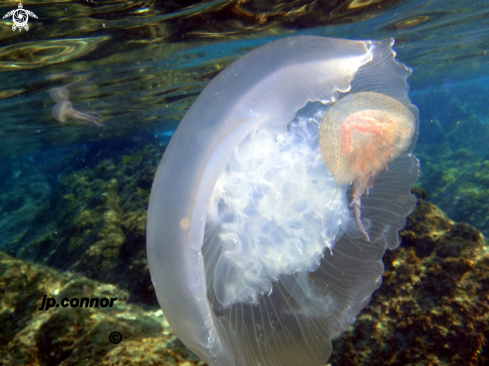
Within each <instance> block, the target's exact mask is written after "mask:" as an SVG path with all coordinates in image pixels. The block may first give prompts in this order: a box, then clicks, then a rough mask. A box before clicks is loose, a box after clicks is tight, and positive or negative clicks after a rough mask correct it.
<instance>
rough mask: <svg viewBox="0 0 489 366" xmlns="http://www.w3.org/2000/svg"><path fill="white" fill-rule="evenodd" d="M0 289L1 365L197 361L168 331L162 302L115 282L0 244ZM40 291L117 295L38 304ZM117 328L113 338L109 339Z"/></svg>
mask: <svg viewBox="0 0 489 366" xmlns="http://www.w3.org/2000/svg"><path fill="white" fill-rule="evenodd" d="M0 294H1V296H0V323H1V324H2V328H3V329H2V332H0V363H1V364H2V365H114V364H117V365H156V364H161V363H162V362H163V363H164V364H165V365H185V366H192V365H203V363H202V362H199V361H198V360H197V358H196V357H195V356H194V355H193V354H191V353H190V352H189V351H188V350H187V349H186V348H185V347H183V345H182V344H181V343H180V341H178V339H176V337H175V336H174V335H173V334H171V330H170V327H169V325H168V323H167V322H166V319H165V317H164V316H163V313H162V312H161V310H159V309H145V308H142V307H139V306H136V305H132V304H128V303H127V301H126V300H127V298H128V293H127V292H126V291H124V290H121V289H120V288H118V287H117V286H114V285H109V284H103V283H100V282H97V281H93V280H90V279H87V278H85V277H81V276H80V275H78V274H75V273H62V272H59V271H57V270H54V269H51V268H49V267H46V266H43V265H40V264H34V263H29V262H24V261H22V260H19V259H15V258H13V257H11V256H9V255H7V254H5V253H3V252H0ZM44 295H48V297H54V298H56V300H57V301H61V299H62V298H64V297H67V298H74V297H78V298H83V297H92V298H93V297H98V298H103V297H105V298H117V300H116V301H114V302H113V307H105V308H102V307H97V308H96V307H84V308H80V307H77V308H71V307H66V308H63V307H54V308H51V309H49V310H43V311H39V310H38V309H39V307H40V306H41V303H42V300H43V296H44ZM115 331H117V332H120V334H121V336H122V342H120V343H118V344H117V343H112V342H111V341H110V340H109V336H110V334H111V333H112V332H115Z"/></svg>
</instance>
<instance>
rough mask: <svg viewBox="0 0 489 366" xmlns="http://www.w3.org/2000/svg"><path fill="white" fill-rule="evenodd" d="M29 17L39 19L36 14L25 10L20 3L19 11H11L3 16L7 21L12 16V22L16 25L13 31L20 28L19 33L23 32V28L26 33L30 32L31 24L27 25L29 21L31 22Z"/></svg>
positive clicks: (13, 26)
mask: <svg viewBox="0 0 489 366" xmlns="http://www.w3.org/2000/svg"><path fill="white" fill-rule="evenodd" d="M29 15H30V16H31V17H34V18H36V19H37V15H36V14H34V13H33V12H32V11H30V10H26V9H24V7H23V6H22V4H20V3H19V8H18V9H15V10H11V11H9V12H8V13H7V14H5V15H4V16H3V18H4V19H5V18H8V17H10V16H11V17H12V21H13V22H14V24H13V25H12V30H13V31H14V30H16V29H17V28H19V32H20V31H22V28H24V29H25V30H26V31H28V30H29V24H27V21H28V20H29Z"/></svg>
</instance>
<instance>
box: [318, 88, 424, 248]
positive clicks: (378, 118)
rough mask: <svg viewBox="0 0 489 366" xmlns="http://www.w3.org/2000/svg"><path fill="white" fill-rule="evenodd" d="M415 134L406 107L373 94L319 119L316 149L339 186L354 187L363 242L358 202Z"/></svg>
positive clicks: (351, 99) (349, 99)
mask: <svg viewBox="0 0 489 366" xmlns="http://www.w3.org/2000/svg"><path fill="white" fill-rule="evenodd" d="M415 129H416V118H415V117H414V115H413V114H412V113H411V111H410V110H409V109H408V108H407V107H406V106H405V105H404V104H402V103H401V102H399V101H398V100H396V99H394V98H391V97H388V96H386V95H383V94H379V93H374V92H360V93H355V94H350V95H348V96H346V97H344V98H342V99H340V100H339V101H338V102H337V103H335V104H334V105H333V106H332V107H331V108H330V109H329V110H328V111H327V112H326V114H325V115H324V117H323V121H322V123H321V127H320V136H319V143H320V146H321V152H322V155H323V159H324V162H325V163H326V165H327V167H328V168H329V170H330V171H331V174H333V177H334V178H335V180H336V181H337V182H338V184H346V183H353V199H352V206H353V207H354V210H355V217H356V220H357V223H358V226H359V228H360V230H361V231H362V233H363V234H364V236H365V239H366V240H367V241H369V240H370V238H369V235H368V233H367V231H366V230H365V228H364V227H363V224H362V222H361V220H360V206H361V201H360V199H361V197H362V195H363V193H364V192H365V190H367V194H368V190H369V189H371V188H373V185H374V182H375V179H376V178H377V177H378V175H379V174H380V173H381V172H382V171H383V170H384V169H388V165H387V164H388V163H390V162H392V161H393V160H394V159H395V158H397V157H398V156H399V155H400V154H401V152H402V151H404V150H406V149H407V148H408V147H409V145H410V144H411V139H412V137H413V135H414V132H415Z"/></svg>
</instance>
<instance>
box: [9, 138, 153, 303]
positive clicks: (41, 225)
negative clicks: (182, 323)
mask: <svg viewBox="0 0 489 366" xmlns="http://www.w3.org/2000/svg"><path fill="white" fill-rule="evenodd" d="M109 145H110V144H109ZM161 150H162V149H161V147H159V146H158V145H157V144H156V143H155V144H153V145H147V146H146V147H137V148H134V149H124V150H122V149H121V151H122V152H123V154H124V155H121V156H117V157H112V156H111V155H109V154H104V153H103V152H102V153H100V152H99V154H97V156H95V157H91V156H92V155H93V154H91V153H90V152H88V151H85V152H84V154H83V155H82V157H81V159H83V160H84V161H86V164H85V166H83V168H81V167H77V168H76V169H70V168H65V169H61V170H62V173H61V174H59V175H58V176H57V181H56V182H54V183H53V184H52V185H53V186H54V189H53V190H52V191H53V194H51V195H50V196H49V197H46V199H45V200H44V201H43V204H42V205H40V206H39V208H38V210H37V211H36V212H35V214H34V215H32V216H31V217H30V228H28V229H26V230H25V231H23V232H22V235H20V237H19V239H18V240H17V241H16V242H15V245H9V247H8V249H9V250H8V251H7V250H5V251H6V252H7V253H8V254H11V255H14V256H15V257H18V258H21V259H25V260H32V261H35V262H39V263H43V264H46V265H48V266H50V267H53V268H57V269H60V270H71V271H77V272H79V273H81V274H82V275H84V276H87V277H89V278H92V279H96V280H100V281H104V282H110V283H114V284H117V285H119V286H121V287H122V288H124V289H127V290H129V291H130V294H131V301H137V302H138V301H143V302H146V303H149V304H153V303H156V300H155V295H154V290H153V287H152V285H151V282H150V280H149V278H150V277H149V272H148V266H147V262H146V248H145V229H146V226H145V224H146V209H147V204H148V198H149V189H150V187H151V182H152V180H153V176H154V172H155V169H156V165H157V161H158V160H159V158H160V157H161V153H162V151H161ZM98 156H106V158H104V159H99V158H98ZM69 158H70V159H72V160H74V159H73V156H70V157H69ZM25 179H27V177H26V178H25Z"/></svg>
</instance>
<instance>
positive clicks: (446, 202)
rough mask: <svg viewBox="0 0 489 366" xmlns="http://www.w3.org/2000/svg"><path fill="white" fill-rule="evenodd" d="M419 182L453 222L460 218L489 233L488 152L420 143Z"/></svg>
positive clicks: (486, 234) (488, 234)
mask: <svg viewBox="0 0 489 366" xmlns="http://www.w3.org/2000/svg"><path fill="white" fill-rule="evenodd" d="M417 155H418V156H419V157H420V160H421V167H422V174H421V178H420V184H422V186H423V187H424V188H426V190H427V191H428V192H429V197H430V200H431V201H432V202H434V203H435V204H436V205H438V206H439V207H440V208H441V209H443V210H444V211H445V212H446V214H447V215H448V217H450V218H451V219H452V220H455V221H464V222H467V223H469V224H471V225H473V226H475V227H476V228H477V229H479V230H481V231H482V232H483V233H484V235H485V236H489V154H488V155H487V156H486V157H485V158H481V157H480V156H478V155H477V154H475V153H474V152H472V151H471V150H469V149H462V148H461V149H458V150H454V149H453V148H452V147H451V146H450V145H448V144H442V145H435V146H431V145H421V146H420V148H419V151H418V153H417Z"/></svg>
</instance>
